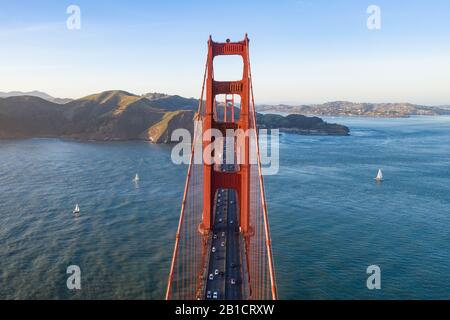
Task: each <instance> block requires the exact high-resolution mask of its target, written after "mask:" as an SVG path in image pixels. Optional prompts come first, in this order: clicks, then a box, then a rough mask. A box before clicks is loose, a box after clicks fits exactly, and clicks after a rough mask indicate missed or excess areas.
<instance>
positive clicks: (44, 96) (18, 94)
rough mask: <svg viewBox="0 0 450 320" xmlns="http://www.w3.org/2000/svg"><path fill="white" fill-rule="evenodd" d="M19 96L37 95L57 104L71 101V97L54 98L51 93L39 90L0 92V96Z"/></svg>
mask: <svg viewBox="0 0 450 320" xmlns="http://www.w3.org/2000/svg"><path fill="white" fill-rule="evenodd" d="M19 96H32V97H39V98H41V99H44V100H47V101H50V102H54V103H58V104H65V103H67V102H70V101H72V99H68V98H55V97H52V96H51V95H49V94H47V93H45V92H41V91H30V92H22V91H11V92H0V98H9V97H19Z"/></svg>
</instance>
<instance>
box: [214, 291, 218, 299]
mask: <svg viewBox="0 0 450 320" xmlns="http://www.w3.org/2000/svg"><path fill="white" fill-rule="evenodd" d="M218 296H219V294H218V293H217V291H214V293H213V299H217V298H218Z"/></svg>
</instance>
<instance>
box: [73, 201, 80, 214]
mask: <svg viewBox="0 0 450 320" xmlns="http://www.w3.org/2000/svg"><path fill="white" fill-rule="evenodd" d="M73 212H74V213H78V212H80V207H79V206H78V203H77V204H76V206H75V209H74V210H73Z"/></svg>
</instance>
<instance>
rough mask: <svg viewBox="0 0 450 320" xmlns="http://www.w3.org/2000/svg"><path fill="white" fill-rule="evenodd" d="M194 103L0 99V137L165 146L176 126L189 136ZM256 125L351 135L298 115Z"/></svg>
mask: <svg viewBox="0 0 450 320" xmlns="http://www.w3.org/2000/svg"><path fill="white" fill-rule="evenodd" d="M197 104H198V100H196V99H187V98H183V97H180V96H169V95H164V94H148V95H143V96H139V95H135V94H132V93H129V92H126V91H120V90H114V91H105V92H101V93H97V94H92V95H89V96H86V97H83V98H80V99H77V100H73V101H70V102H68V103H66V104H63V105H61V104H57V103H53V102H51V101H48V100H45V99H43V98H40V97H36V96H13V97H8V98H0V138H1V139H9V138H33V137H62V138H74V139H80V140H147V141H151V142H154V143H169V142H170V137H171V134H172V132H173V130H175V129H177V128H185V129H188V130H190V131H191V132H192V130H193V119H194V116H195V111H194V109H196V108H197ZM237 111H238V110H237ZM237 114H238V112H237ZM258 126H259V127H262V128H270V129H272V128H279V129H281V130H282V131H289V132H294V133H299V134H321V135H323V134H328V135H347V134H348V132H349V130H348V128H346V127H344V126H340V125H335V124H328V123H326V122H324V121H322V119H320V118H317V117H313V118H309V117H304V116H298V115H297V116H295V115H293V116H288V117H282V116H278V115H262V114H258Z"/></svg>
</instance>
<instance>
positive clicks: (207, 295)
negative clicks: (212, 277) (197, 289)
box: [206, 291, 211, 299]
mask: <svg viewBox="0 0 450 320" xmlns="http://www.w3.org/2000/svg"><path fill="white" fill-rule="evenodd" d="M206 299H211V291H208V292H207V293H206Z"/></svg>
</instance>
